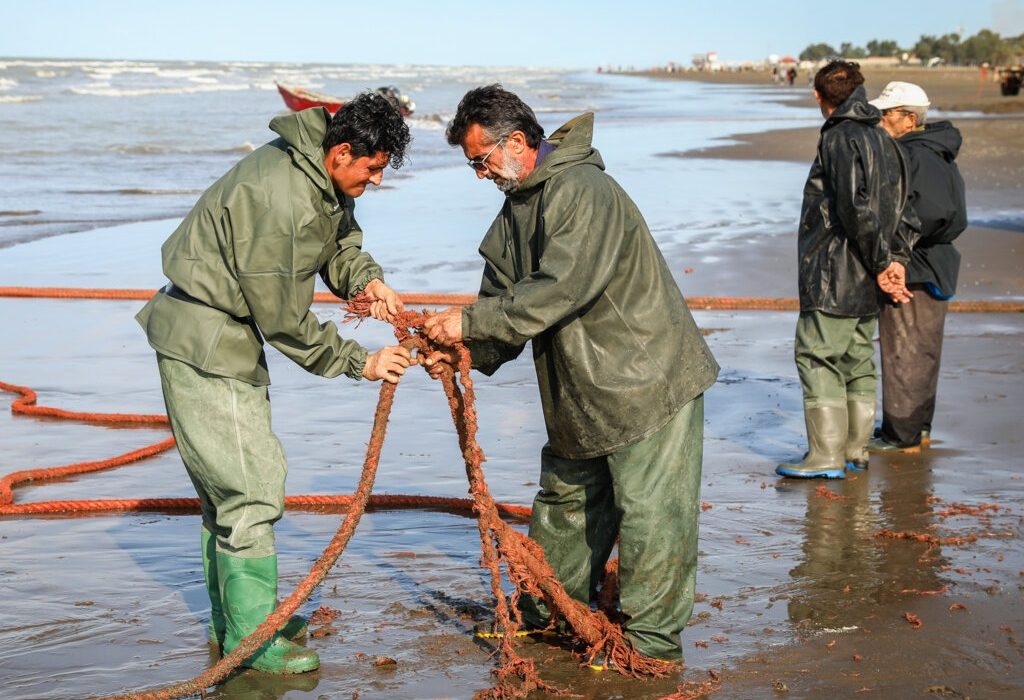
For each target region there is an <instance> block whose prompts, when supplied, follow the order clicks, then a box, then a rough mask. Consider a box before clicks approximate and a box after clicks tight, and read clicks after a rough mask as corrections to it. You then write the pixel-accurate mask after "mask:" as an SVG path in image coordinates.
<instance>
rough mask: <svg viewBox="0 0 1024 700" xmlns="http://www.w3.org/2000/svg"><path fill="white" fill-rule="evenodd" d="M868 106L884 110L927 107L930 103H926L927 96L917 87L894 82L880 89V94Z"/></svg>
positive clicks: (897, 81)
mask: <svg viewBox="0 0 1024 700" xmlns="http://www.w3.org/2000/svg"><path fill="white" fill-rule="evenodd" d="M868 104H870V105H874V106H875V107H877V108H878V109H882V110H884V109H892V108H893V107H927V106H929V105H930V104H931V102H929V101H928V95H926V94H925V92H924V90H922V89H921V88H920V87H919V86H917V85H914V84H913V83H903V82H900V81H899V80H894V81H892V82H891V83H889V84H888V85H886V86H885V87H884V88H883V89H882V93H881V94H880V95H879V96H878V97H876V98H875V99H873V100H871V101H870V102H868Z"/></svg>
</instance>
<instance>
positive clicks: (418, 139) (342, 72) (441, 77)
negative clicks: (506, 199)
mask: <svg viewBox="0 0 1024 700" xmlns="http://www.w3.org/2000/svg"><path fill="white" fill-rule="evenodd" d="M495 82H500V83H501V84H503V85H504V86H505V87H506V88H507V89H509V90H512V91H514V92H516V93H517V94H519V95H520V96H521V97H522V98H523V99H524V100H525V101H526V102H528V103H529V104H530V105H531V106H532V107H533V109H534V110H535V112H536V113H537V115H538V118H539V120H540V121H541V123H542V125H543V126H544V128H545V130H546V131H547V132H548V133H550V131H552V130H553V129H555V128H557V127H558V126H559V125H561V124H562V123H564V122H565V121H567V120H568V119H570V118H571V117H573V116H575V115H576V114H579V113H581V112H585V111H593V112H596V113H597V115H598V116H597V127H596V128H597V138H596V139H595V145H596V146H597V147H598V148H599V149H600V150H601V152H602V154H603V156H604V157H605V160H606V163H607V164H608V166H609V171H610V172H611V173H612V174H613V175H614V176H616V177H617V178H618V179H620V181H623V184H624V185H627V191H630V192H631V194H632V195H633V196H634V197H635V198H636V199H637V200H638V202H639V203H641V205H642V209H643V210H644V212H645V214H646V215H647V216H648V217H649V218H650V219H651V220H652V224H653V225H655V226H656V227H657V228H660V229H664V230H665V235H675V234H678V233H679V230H680V229H681V228H683V227H684V226H685V227H686V228H688V229H689V230H690V231H696V230H710V229H713V228H715V227H721V223H722V220H723V214H722V212H723V207H724V206H726V205H729V206H730V207H731V205H732V204H736V205H739V206H741V209H742V211H739V212H732V214H730V217H729V218H731V219H733V220H741V221H742V223H741V229H742V230H743V231H747V232H749V231H751V230H755V229H757V228H758V226H759V225H761V224H764V225H765V226H768V227H771V228H778V226H779V224H780V223H782V221H783V220H784V221H785V223H786V224H787V225H789V226H790V227H792V226H793V225H794V223H795V216H796V208H795V206H794V205H793V202H794V200H795V199H796V198H798V197H799V188H800V179H801V177H802V175H803V173H804V172H805V171H806V166H800V167H795V166H792V165H782V164H780V167H781V169H782V170H784V171H786V174H785V175H784V176H783V181H784V182H785V183H786V184H787V185H791V186H789V196H788V197H783V198H782V199H783V200H784V201H786V203H787V204H788V205H789V206H788V207H787V208H786V210H785V213H784V214H783V213H782V212H781V211H780V210H779V209H778V208H777V206H776V204H777V203H778V202H779V200H780V197H779V194H778V193H779V192H781V191H782V190H781V188H782V186H783V183H780V182H778V181H777V180H776V181H775V182H774V185H773V186H772V187H771V188H769V194H768V196H765V197H762V196H759V194H758V192H759V190H762V189H764V188H763V187H758V186H755V184H756V183H755V182H753V181H751V178H750V177H749V176H744V175H743V173H744V172H749V168H743V167H737V166H735V165H731V166H729V167H728V168H727V170H728V171H729V173H730V174H729V175H728V176H726V175H725V173H724V172H718V173H716V172H713V171H707V170H704V171H703V172H693V171H692V170H691V171H690V172H689V174H686V173H687V170H688V169H687V168H682V167H680V164H679V163H678V162H659V161H658V160H657V159H656V158H655V156H656V155H657V154H659V153H662V152H669V151H679V150H686V149H688V148H693V147H698V146H704V145H707V144H708V143H709V142H710V140H712V139H715V138H719V137H723V136H725V135H727V134H730V133H741V132H747V131H760V130H764V129H768V128H774V127H777V126H780V125H784V126H799V125H802V124H811V123H814V122H815V120H816V116H815V114H814V113H813V110H807V109H794V108H793V107H789V106H786V105H784V104H783V103H782V102H781V101H780V100H779V97H780V96H784V95H785V93H786V91H785V90H783V89H776V88H770V89H769V90H768V91H762V92H758V91H752V90H750V89H742V88H741V89H737V88H736V87H730V86H716V85H706V84H698V83H689V82H685V83H684V82H662V81H649V80H643V79H636V78H630V77H623V76H609V75H602V74H597V73H591V72H573V71H566V70H564V69H550V68H528V67H505V68H501V67H498V68H482V67H450V66H388V65H313V64H271V63H203V62H151V61H72V60H35V59H33V60H20V59H0V154H2V156H0V247H5V246H10V245H14V244H16V243H19V242H24V241H29V240H33V239H36V238H39V237H43V236H50V235H55V234H66V233H73V232H77V231H84V230H90V229H95V228H100V227H106V226H113V225H117V224H121V223H126V222H136V221H150V220H162V219H168V220H174V219H180V218H181V217H182V216H183V215H184V214H185V213H186V212H187V211H188V209H189V208H190V207H191V205H192V204H193V203H194V202H195V200H196V199H197V198H198V197H199V195H200V194H201V193H202V192H203V190H204V189H205V188H206V187H208V186H209V185H210V184H211V183H212V182H213V181H214V180H216V179H217V178H218V177H219V176H220V175H221V174H223V173H224V171H226V170H227V169H228V168H229V167H231V165H232V164H234V163H235V162H236V161H238V160H239V159H240V158H242V157H244V156H245V155H246V154H247V153H249V152H251V151H252V150H253V149H254V148H256V147H258V146H259V145H261V144H263V143H265V142H267V141H269V140H271V139H272V138H273V137H274V136H275V134H273V133H272V132H270V131H269V130H268V128H267V124H268V123H269V121H270V120H271V119H272V118H273V117H274V116H276V115H278V114H282V113H285V112H287V109H286V107H285V105H284V103H283V101H282V100H281V98H280V96H279V94H278V92H277V89H276V86H275V84H276V83H281V84H285V85H292V86H299V87H304V88H307V89H312V90H316V91H319V92H322V93H326V94H330V95H335V96H338V97H341V98H347V97H350V96H352V95H354V94H356V93H358V92H360V91H362V90H368V89H374V88H376V87H380V86H384V85H395V86H397V87H399V89H400V90H401V91H402V92H403V93H405V94H407V95H409V96H410V97H411V98H412V99H413V100H414V101H415V103H416V107H417V108H416V112H415V114H414V115H413V116H412V117H411V118H410V119H409V126H410V128H411V131H412V134H413V138H414V140H413V143H412V146H411V148H410V150H409V153H408V156H409V158H408V162H407V164H406V165H405V167H403V168H402V169H401V170H399V171H396V172H392V171H389V172H388V173H387V174H386V176H385V182H384V187H385V189H388V190H392V191H393V192H394V195H393V196H389V197H386V199H387V200H388V203H387V205H386V206H388V207H390V206H398V207H403V204H394V203H393V202H392V201H391V200H405V201H406V203H411V204H410V206H411V207H412V209H413V210H414V211H415V212H417V213H418V215H419V217H420V218H424V219H425V218H431V219H434V220H435V221H434V222H433V223H432V226H431V231H432V235H431V237H432V238H434V239H436V238H437V234H438V233H439V232H440V231H442V230H443V222H438V221H436V219H437V218H438V216H439V215H442V214H443V215H444V216H445V217H446V218H450V216H448V214H449V212H450V211H451V209H452V208H455V209H458V208H459V207H460V206H467V207H473V206H475V205H477V204H479V203H481V202H482V201H483V200H485V199H486V200H487V201H488V204H487V207H488V208H489V209H496V208H497V205H496V203H497V202H498V201H499V199H500V198H499V196H497V195H495V193H493V192H492V191H491V190H493V188H489V186H488V188H489V189H488V190H487V191H486V192H485V191H484V186H482V185H481V186H478V187H476V188H473V189H474V190H478V191H477V192H476V195H475V196H473V197H472V198H471V199H470V200H469V201H464V202H454V203H453V202H451V201H446V200H451V199H452V197H451V195H452V194H461V192H460V191H459V192H452V190H453V189H457V190H461V185H465V184H467V183H468V184H473V175H472V173H471V172H470V171H469V170H468V169H467V168H465V166H464V157H463V155H462V153H461V151H460V149H455V148H451V147H450V146H449V145H448V144H447V142H446V141H445V138H444V127H445V125H446V124H447V122H448V120H449V119H450V118H451V117H452V115H453V114H454V112H455V108H456V105H457V104H458V101H459V99H460V98H461V97H462V95H463V94H464V93H465V92H466V90H468V89H469V88H471V87H474V86H477V85H482V84H488V83H495ZM766 87H768V86H766ZM437 170H445V171H448V175H447V176H445V177H441V178H439V179H435V180H429V178H428V181H424V178H426V177H427V174H428V173H430V172H432V171H437ZM452 180H455V181H457V182H458V183H459V185H456V186H453V185H452V184H451V182H452ZM776 187H778V188H779V189H778V190H776ZM738 193H742V196H737V194H738ZM712 194H714V195H715V196H711V195H712ZM748 201H749V202H750V204H742V202H748ZM762 201H763V202H764V203H766V204H769V206H767V207H760V206H758V203H759V202H762ZM411 213H412V212H409V214H411ZM404 216H408V214H404ZM387 223H388V224H389V226H392V228H396V226H395V222H393V221H392V220H388V222H387ZM474 223H475V229H476V230H477V231H478V232H479V231H481V230H482V229H483V228H484V227H485V225H486V223H487V222H486V221H482V220H476V218H474ZM439 225H440V226H441V227H442V228H440V229H439V228H438V226H439ZM172 228H173V226H168V232H169V231H170V230H171V229H172ZM401 228H402V229H406V228H408V227H407V226H402V227H401ZM737 230H739V229H737Z"/></svg>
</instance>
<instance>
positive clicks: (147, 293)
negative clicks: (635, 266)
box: [0, 287, 1024, 314]
mask: <svg viewBox="0 0 1024 700" xmlns="http://www.w3.org/2000/svg"><path fill="white" fill-rule="evenodd" d="M155 293H156V292H155V290H151V289H83V288H78V287H0V297H14V298H22V299H27V298H32V299H106V300H111V299H115V300H116V299H120V300H134V301H146V300H147V299H149V298H150V297H152V296H153V294H155ZM399 296H401V298H402V301H403V302H404V303H406V304H421V305H424V306H467V305H469V304H472V303H473V302H474V301H476V295H475V294H443V293H440V292H439V293H403V294H400V295H399ZM313 301H314V302H315V303H317V304H337V303H339V302H340V301H342V300H341V299H339V298H338V297H336V296H334V295H333V294H329V293H327V292H317V293H316V294H314V295H313ZM686 303H687V304H689V305H690V307H691V308H693V309H698V310H701V311H799V310H800V302H799V300H797V299H794V298H790V297H687V298H686ZM949 311H950V312H952V313H996V314H1010V313H1024V301H1000V300H996V299H979V300H977V301H951V302H949Z"/></svg>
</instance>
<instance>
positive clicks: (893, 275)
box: [877, 262, 914, 304]
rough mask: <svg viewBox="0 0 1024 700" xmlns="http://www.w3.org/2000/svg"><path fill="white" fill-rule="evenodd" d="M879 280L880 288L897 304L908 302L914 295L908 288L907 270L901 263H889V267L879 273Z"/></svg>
mask: <svg viewBox="0 0 1024 700" xmlns="http://www.w3.org/2000/svg"><path fill="white" fill-rule="evenodd" d="M877 281H878V286H879V288H880V289H881V290H882V291H883V292H885V293H886V294H888V295H889V298H890V299H892V300H893V302H895V303H897V304H906V303H907V302H908V301H910V300H911V298H913V296H914V294H913V293H912V292H911V291H910V290H909V289H907V271H906V269H905V268H904V267H903V265H902V264H901V263H898V262H892V263H889V267H887V268H885V270H883V271H882V272H880V273H879V274H878V278H877Z"/></svg>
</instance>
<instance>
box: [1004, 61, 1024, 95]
mask: <svg viewBox="0 0 1024 700" xmlns="http://www.w3.org/2000/svg"><path fill="white" fill-rule="evenodd" d="M1022 82H1024V66H1021V65H1016V66H1007V67H1006V68H1000V69H999V89H1000V91H1001V92H1002V93H1003V95H1005V96H1007V97H1013V96H1015V95H1017V94H1019V93H1020V86H1021V83H1022Z"/></svg>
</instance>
